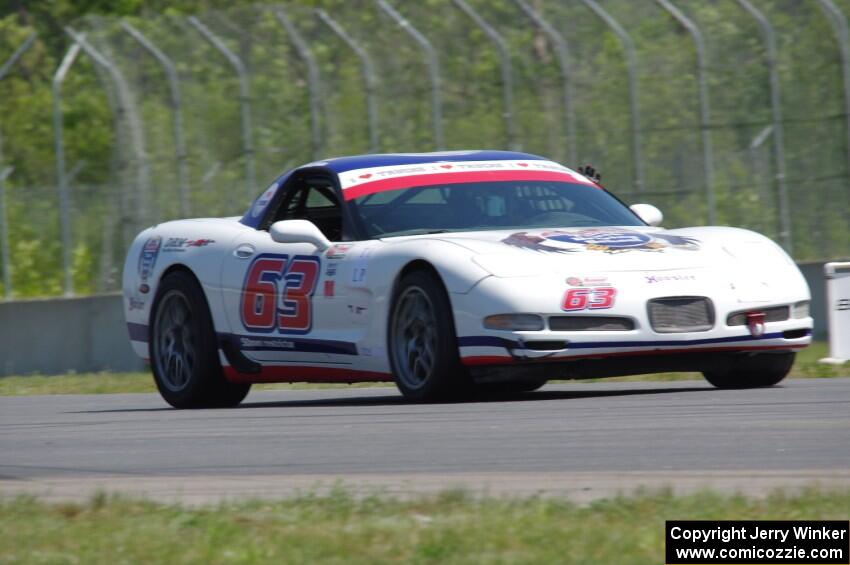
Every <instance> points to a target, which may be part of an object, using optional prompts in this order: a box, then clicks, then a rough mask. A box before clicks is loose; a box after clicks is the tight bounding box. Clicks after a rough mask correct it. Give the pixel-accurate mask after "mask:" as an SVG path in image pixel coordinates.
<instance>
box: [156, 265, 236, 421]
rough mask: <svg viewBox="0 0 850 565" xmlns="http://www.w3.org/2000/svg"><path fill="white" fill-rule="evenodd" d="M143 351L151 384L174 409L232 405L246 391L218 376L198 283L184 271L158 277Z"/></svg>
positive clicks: (208, 318)
mask: <svg viewBox="0 0 850 565" xmlns="http://www.w3.org/2000/svg"><path fill="white" fill-rule="evenodd" d="M148 350H149V355H150V360H151V368H152V369H153V376H154V381H155V382H156V387H157V388H158V389H159V393H160V394H161V395H162V398H164V399H165V401H166V402H168V403H169V404H170V405H172V406H174V407H175V408H212V407H227V406H236V405H237V404H239V403H240V402H242V400H243V399H244V398H245V396H246V395H247V394H248V391H249V390H250V389H251V385H250V384H236V383H231V382H229V381H227V380H226V379H225V378H224V374H223V373H222V370H221V363H220V362H219V359H218V346H217V343H216V335H215V331H214V329H213V322H212V316H211V315H210V310H209V306H208V305H207V301H206V298H205V297H204V293H203V290H202V289H201V285H200V284H198V281H197V280H195V278H194V277H193V276H192V275H191V274H189V273H187V272H184V271H177V272H174V273H171V274H169V275H167V276H166V277H165V278H163V279H162V282H161V283H160V286H159V290H158V291H157V295H156V299H155V300H154V304H153V309H152V313H151V324H150V342H149V344H148Z"/></svg>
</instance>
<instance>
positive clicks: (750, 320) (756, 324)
mask: <svg viewBox="0 0 850 565" xmlns="http://www.w3.org/2000/svg"><path fill="white" fill-rule="evenodd" d="M747 327H748V328H749V329H750V335H752V336H753V337H761V336H763V335H764V312H747Z"/></svg>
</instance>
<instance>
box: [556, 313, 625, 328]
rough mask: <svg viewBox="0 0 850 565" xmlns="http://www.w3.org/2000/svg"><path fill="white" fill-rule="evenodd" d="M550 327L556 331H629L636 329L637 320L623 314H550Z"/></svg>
mask: <svg viewBox="0 0 850 565" xmlns="http://www.w3.org/2000/svg"><path fill="white" fill-rule="evenodd" d="M549 329H550V330H552V331H556V332H627V331H630V330H633V329H635V322H634V320H632V319H631V318H624V317H622V316H550V317H549Z"/></svg>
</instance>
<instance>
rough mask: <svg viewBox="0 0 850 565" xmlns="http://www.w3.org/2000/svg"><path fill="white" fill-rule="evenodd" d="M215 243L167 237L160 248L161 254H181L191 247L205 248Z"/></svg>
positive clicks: (206, 240) (205, 240) (204, 240)
mask: <svg viewBox="0 0 850 565" xmlns="http://www.w3.org/2000/svg"><path fill="white" fill-rule="evenodd" d="M210 243H215V240H214V239H188V238H185V237H169V238H168V239H167V240H165V245H163V246H162V252H163V253H167V252H183V251H186V249H189V248H191V247H206V246H207V245H209V244H210Z"/></svg>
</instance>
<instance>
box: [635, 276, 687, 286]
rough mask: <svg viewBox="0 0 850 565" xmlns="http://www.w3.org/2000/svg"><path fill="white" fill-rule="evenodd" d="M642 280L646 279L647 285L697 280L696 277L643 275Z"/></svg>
mask: <svg viewBox="0 0 850 565" xmlns="http://www.w3.org/2000/svg"><path fill="white" fill-rule="evenodd" d="M644 278H646V283H647V284H655V283H663V282H683V281H695V280H697V276H696V275H644Z"/></svg>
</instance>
